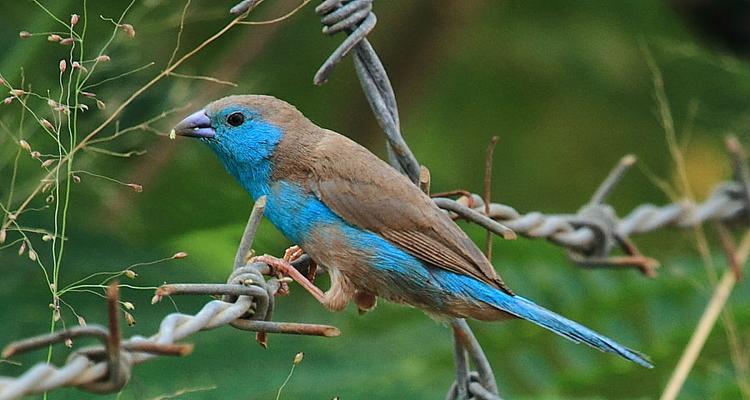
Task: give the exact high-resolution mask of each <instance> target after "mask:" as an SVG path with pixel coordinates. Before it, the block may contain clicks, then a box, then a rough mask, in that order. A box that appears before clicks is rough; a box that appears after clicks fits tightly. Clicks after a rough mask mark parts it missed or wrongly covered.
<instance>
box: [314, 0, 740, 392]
mask: <svg viewBox="0 0 750 400" xmlns="http://www.w3.org/2000/svg"><path fill="white" fill-rule="evenodd" d="M316 12H317V13H318V14H319V15H321V23H322V24H323V33H325V34H329V35H332V34H335V33H338V32H341V31H344V32H346V33H347V35H348V36H347V38H346V39H345V40H344V41H343V42H342V43H341V44H340V45H339V47H338V48H337V49H336V50H335V51H334V52H333V53H332V54H331V55H330V56H329V57H328V59H327V60H326V61H325V62H324V63H323V65H322V66H321V67H320V69H319V70H318V72H317V73H316V75H315V78H314V83H315V84H317V85H320V84H322V83H324V82H325V81H326V80H327V79H328V77H329V75H330V73H331V72H332V71H333V68H334V67H335V66H336V65H337V64H338V63H339V62H340V61H341V60H342V59H343V58H344V57H345V56H346V55H347V54H348V53H349V52H350V51H351V50H352V49H354V50H355V56H354V66H355V70H356V72H357V76H358V78H359V80H360V83H361V85H362V89H363V91H364V94H365V96H366V98H367V100H368V102H369V104H370V107H371V108H372V110H373V113H374V114H375V117H376V119H377V121H378V123H379V124H380V126H381V128H382V129H383V130H384V131H385V134H386V138H387V150H388V158H389V162H390V164H391V165H392V166H393V167H394V168H396V169H398V170H399V171H401V172H402V173H404V174H405V175H407V176H408V177H409V178H410V179H411V180H412V182H414V183H415V184H417V185H419V187H420V188H421V189H422V190H423V191H424V192H425V193H428V194H429V188H430V173H429V170H428V169H427V168H425V167H424V166H420V165H419V163H418V162H417V160H416V159H415V158H414V156H413V154H412V152H411V150H410V149H409V147H408V145H407V144H406V142H405V141H404V139H403V137H402V136H401V131H400V128H399V117H398V109H397V106H396V99H395V95H394V93H393V88H392V86H391V84H390V81H389V80H388V76H387V74H386V72H385V69H384V68H383V65H382V63H381V62H380V60H379V58H378V56H377V54H376V53H375V51H374V49H373V48H372V45H370V43H369V42H368V41H367V39H366V36H367V34H368V33H369V32H370V31H371V30H372V29H373V28H374V26H375V23H376V18H375V15H374V14H373V13H372V0H324V1H323V2H322V3H321V4H320V5H319V6H318V7H317V8H316ZM735 142H736V141H735ZM728 143H729V142H728ZM730 153H732V155H733V160H734V166H735V181H733V182H726V183H722V184H720V185H718V186H717V187H716V189H715V190H714V192H713V193H712V195H711V196H710V197H709V198H708V199H707V200H706V201H704V202H703V203H701V204H691V203H687V202H685V203H680V204H668V205H665V206H661V207H660V206H655V205H652V204H645V205H642V206H640V207H638V208H636V209H634V210H633V211H632V212H631V213H630V214H628V215H627V216H626V217H625V218H623V219H619V218H618V217H617V214H616V212H615V210H614V208H613V207H611V206H610V205H608V204H606V203H605V201H606V198H607V197H608V195H609V194H610V193H611V192H612V190H613V189H614V187H615V186H616V185H617V183H619V181H620V180H621V179H622V178H623V176H624V174H625V172H626V171H627V170H628V169H629V168H630V167H631V166H632V165H633V164H634V163H635V161H636V159H635V157H634V156H632V155H627V156H625V157H623V159H622V160H621V161H620V162H619V163H618V165H617V166H616V167H615V168H614V169H613V170H612V172H611V173H610V174H609V175H608V176H607V178H606V179H605V180H604V182H603V183H602V184H601V185H600V186H599V188H598V189H597V190H596V191H595V192H594V194H593V196H592V197H591V200H590V201H589V203H588V204H586V205H585V206H584V207H582V208H581V209H580V210H579V211H578V212H577V213H575V214H559V215H545V214H543V213H540V212H531V213H527V214H521V213H519V212H518V211H516V210H515V209H514V208H513V207H510V206H507V205H503V204H499V203H490V202H489V196H488V195H487V193H485V196H484V197H485V198H484V199H483V198H482V197H481V196H478V195H476V194H471V193H466V194H465V195H463V196H461V197H460V198H458V199H457V200H453V199H451V198H447V197H441V196H435V197H436V198H434V201H435V203H436V204H437V205H438V206H439V207H441V208H443V209H444V210H446V212H448V213H449V214H450V215H451V216H452V217H453V218H454V219H457V218H462V219H465V220H468V221H471V222H474V223H477V224H479V225H480V226H482V227H483V228H485V229H487V230H488V231H489V232H493V233H496V234H498V235H501V236H503V237H504V238H506V239H510V238H514V237H515V234H516V233H518V234H520V235H522V236H525V237H529V238H546V239H547V240H549V241H550V242H552V243H555V244H557V245H559V246H561V247H564V248H565V249H566V250H567V254H568V256H569V258H570V259H571V260H573V261H574V262H576V263H578V264H579V265H582V266H585V267H629V268H637V269H638V270H640V272H641V273H643V274H644V275H646V276H655V275H656V269H657V267H658V265H659V263H658V262H657V261H656V260H655V259H653V258H650V257H646V256H644V255H642V254H641V253H640V251H639V250H638V248H637V247H636V246H635V244H634V243H633V242H632V241H631V240H630V236H631V235H634V234H640V233H646V232H651V231H654V230H657V229H661V228H664V227H667V226H674V227H680V228H685V227H692V226H696V225H699V224H702V223H704V222H706V221H715V222H717V224H719V226H721V227H723V226H724V225H728V224H735V223H738V222H739V223H742V224H743V225H747V224H748V223H749V222H750V171H749V170H748V168H747V166H746V164H745V161H744V155H742V156H736V154H740V151H736V152H733V151H731V149H730ZM485 186H486V187H487V186H489V184H488V183H487V182H485ZM485 191H486V190H485ZM720 233H721V232H720ZM489 240H490V239H489V238H488V242H489ZM487 247H488V248H489V244H488V246H487ZM618 248H619V249H620V250H621V251H622V252H623V253H624V255H618V256H613V255H612V253H613V252H614V251H615V249H618ZM461 332H468V334H469V335H470V336H471V337H472V338H473V335H471V330H470V329H469V327H468V325H465V322H464V323H463V325H457V323H456V324H454V336H455V337H456V373H457V382H456V383H454V385H453V387H452V388H451V390H450V391H449V393H448V397H447V398H448V399H464V398H469V394H471V396H473V397H474V398H487V399H495V398H499V397H498V396H497V387H496V385H495V386H493V385H490V383H489V382H488V381H486V380H482V379H479V377H481V376H483V375H482V374H480V373H476V372H469V370H468V364H467V360H466V356H465V351H466V349H471V348H472V347H467V346H466V345H465V344H464V343H462V341H461V340H460V337H461V336H462V335H461ZM474 348H475V349H477V353H476V354H478V355H482V357H483V353H482V352H481V348H480V347H479V345H478V343H476V346H475V347H474ZM485 361H486V359H485ZM476 363H477V361H476V359H475V364H476ZM478 365H481V363H479V364H478ZM486 366H487V367H489V364H488V363H486ZM489 375H490V376H491V370H489ZM485 376H486V374H485ZM472 388H473V389H472Z"/></svg>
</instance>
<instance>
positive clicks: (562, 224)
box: [434, 138, 750, 276]
mask: <svg viewBox="0 0 750 400" xmlns="http://www.w3.org/2000/svg"><path fill="white" fill-rule="evenodd" d="M727 140H728V142H732V141H735V142H736V139H731V138H730V139H727ZM737 146H739V144H738V143H737ZM737 154H739V155H737ZM730 155H731V157H732V160H733V166H734V170H735V174H734V175H735V179H736V180H735V181H730V182H722V183H720V184H718V185H717V186H716V187H715V189H714V190H713V192H712V194H711V195H710V196H709V197H708V198H707V199H706V200H705V201H704V202H702V203H698V204H694V203H690V202H681V203H674V204H667V205H664V206H656V205H652V204H644V205H641V206H638V207H637V208H635V209H634V210H632V211H631V212H630V213H629V214H628V215H627V216H625V217H624V218H622V219H619V218H618V217H617V215H616V213H615V211H614V209H613V208H612V207H611V206H609V205H607V204H605V202H604V201H605V200H606V197H607V195H608V194H609V193H610V192H611V191H612V189H613V188H614V186H615V185H616V184H617V183H618V182H619V181H620V179H621V178H622V177H623V176H624V173H625V172H626V171H627V169H628V168H629V167H630V166H632V165H633V163H634V162H635V157H633V156H632V155H628V156H625V157H623V158H622V159H621V160H620V162H619V163H618V165H617V166H616V167H615V168H614V169H613V170H612V172H611V173H610V174H609V175H608V176H607V178H606V179H605V180H604V182H603V183H602V184H601V185H600V187H599V188H598V189H597V190H596V192H595V194H594V195H593V196H592V198H591V201H590V202H589V203H588V204H587V205H586V206H584V207H583V208H581V209H580V210H579V211H578V213H576V214H551V215H547V214H543V213H540V212H530V213H527V214H521V213H519V212H518V211H516V209H514V208H513V207H510V206H507V205H504V204H499V203H491V204H489V207H486V205H485V203H484V200H483V199H482V197H481V196H479V195H477V194H472V193H468V192H463V191H455V192H452V193H450V194H454V195H460V197H459V198H458V199H457V200H453V199H450V198H447V197H438V198H435V199H434V201H435V203H436V204H438V206H439V207H441V208H443V209H445V210H447V211H449V213H450V215H451V216H452V217H453V218H461V219H466V220H469V221H472V222H476V223H478V224H480V225H481V226H483V227H485V228H486V229H489V230H492V231H495V230H494V229H492V228H491V225H488V223H487V222H486V220H482V219H480V218H479V217H478V215H480V216H484V217H489V219H491V220H492V221H495V222H497V223H500V224H502V225H503V226H505V227H507V228H509V229H511V230H513V231H514V232H516V233H517V234H519V235H521V236H524V237H528V238H544V239H547V240H549V241H550V242H552V243H554V244H557V245H559V246H561V247H564V248H565V249H567V250H568V256H569V257H570V258H571V259H572V260H573V261H575V262H576V263H578V264H580V265H583V266H588V267H635V268H638V269H639V270H640V271H641V272H642V273H643V274H645V275H647V276H654V275H655V273H656V268H657V267H658V262H657V261H656V260H654V259H653V258H650V257H645V256H643V255H642V254H641V253H640V252H639V251H638V249H637V248H636V246H635V245H634V244H633V243H632V241H631V240H630V236H632V235H635V234H643V233H648V232H652V231H655V230H658V229H662V228H665V227H676V228H689V227H694V226H697V225H700V224H703V223H705V222H709V221H715V222H717V223H721V224H723V225H731V226H735V225H744V226H747V224H748V222H750V195H749V194H748V193H749V191H748V187H750V183H748V182H750V173H748V172H747V166H746V165H747V164H746V162H745V158H744V156H743V155H742V153H741V152H740V153H737V152H733V151H730ZM743 171H744V172H743ZM442 195H443V194H441V196H442ZM617 247H619V248H621V249H622V251H623V252H624V253H625V255H624V256H612V255H611V254H612V252H613V251H614V250H615V249H616V248H617Z"/></svg>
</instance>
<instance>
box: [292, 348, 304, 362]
mask: <svg viewBox="0 0 750 400" xmlns="http://www.w3.org/2000/svg"><path fill="white" fill-rule="evenodd" d="M303 358H305V353H303V352H301V351H300V352H299V353H297V354H295V355H294V361H292V362H293V363H294V365H299V363H301V362H302V359H303Z"/></svg>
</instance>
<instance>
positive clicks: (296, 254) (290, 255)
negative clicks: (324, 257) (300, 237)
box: [283, 244, 305, 263]
mask: <svg viewBox="0 0 750 400" xmlns="http://www.w3.org/2000/svg"><path fill="white" fill-rule="evenodd" d="M304 254H305V251H304V250H302V248H301V247H299V246H297V245H296V244H295V245H294V246H292V247H290V248H288V249H286V250H285V251H284V257H283V259H284V261H286V262H289V263H291V262H294V261H296V260H297V259H299V258H300V257H302V256H303V255H304Z"/></svg>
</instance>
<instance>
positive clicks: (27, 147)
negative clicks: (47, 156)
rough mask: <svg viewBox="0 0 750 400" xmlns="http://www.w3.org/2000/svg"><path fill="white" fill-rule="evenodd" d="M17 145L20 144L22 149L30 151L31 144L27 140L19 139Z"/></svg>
mask: <svg viewBox="0 0 750 400" xmlns="http://www.w3.org/2000/svg"><path fill="white" fill-rule="evenodd" d="M18 145H19V146H21V148H22V149H24V150H26V151H31V146H30V145H29V142H27V141H25V140H23V139H21V140H19V141H18Z"/></svg>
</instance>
